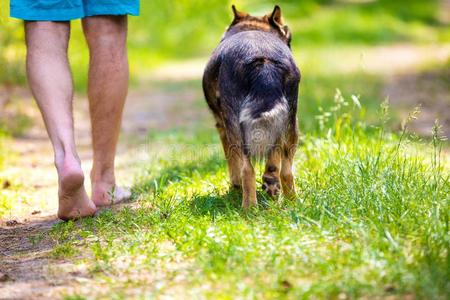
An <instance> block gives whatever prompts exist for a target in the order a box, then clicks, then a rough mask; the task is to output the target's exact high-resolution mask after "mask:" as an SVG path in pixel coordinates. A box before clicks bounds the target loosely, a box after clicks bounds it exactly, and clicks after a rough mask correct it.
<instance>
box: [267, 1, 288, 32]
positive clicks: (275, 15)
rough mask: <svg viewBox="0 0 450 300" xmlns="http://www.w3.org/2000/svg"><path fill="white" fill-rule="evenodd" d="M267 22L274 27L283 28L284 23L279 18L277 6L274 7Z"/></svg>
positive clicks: (279, 13)
mask: <svg viewBox="0 0 450 300" xmlns="http://www.w3.org/2000/svg"><path fill="white" fill-rule="evenodd" d="M269 22H270V23H271V24H272V25H274V26H275V27H279V28H282V27H283V25H284V22H283V17H282V16H281V8H280V7H279V6H278V5H275V7H274V9H273V12H272V13H271V14H270V15H269Z"/></svg>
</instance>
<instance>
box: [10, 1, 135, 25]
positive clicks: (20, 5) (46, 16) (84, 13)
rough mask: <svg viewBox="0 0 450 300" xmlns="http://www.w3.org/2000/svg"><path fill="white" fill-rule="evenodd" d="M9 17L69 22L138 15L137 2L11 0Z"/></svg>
mask: <svg viewBox="0 0 450 300" xmlns="http://www.w3.org/2000/svg"><path fill="white" fill-rule="evenodd" d="M10 11H11V17H13V18H17V19H22V20H26V21H70V20H74V19H80V18H84V17H90V16H99V15H133V16H138V15H139V0H11V2H10Z"/></svg>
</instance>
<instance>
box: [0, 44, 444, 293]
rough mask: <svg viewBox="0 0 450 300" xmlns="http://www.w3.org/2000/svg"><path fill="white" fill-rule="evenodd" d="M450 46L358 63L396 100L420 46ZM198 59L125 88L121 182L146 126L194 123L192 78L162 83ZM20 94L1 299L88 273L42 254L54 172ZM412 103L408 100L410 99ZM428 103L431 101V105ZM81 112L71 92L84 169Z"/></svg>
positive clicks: (407, 90) (134, 163)
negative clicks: (24, 123) (26, 120)
mask: <svg viewBox="0 0 450 300" xmlns="http://www.w3.org/2000/svg"><path fill="white" fill-rule="evenodd" d="M449 49H450V48H448V47H446V48H443V47H440V46H439V47H437V46H436V47H434V46H430V47H429V48H425V47H416V48H414V47H412V46H393V47H391V48H389V47H379V48H374V50H373V51H370V52H369V53H367V55H366V58H365V59H366V60H367V62H368V63H366V64H365V65H364V68H365V69H366V70H367V71H368V72H372V73H376V74H380V75H382V76H384V77H385V78H386V91H387V92H388V93H390V94H394V95H396V96H395V98H396V99H400V100H399V101H400V102H399V103H400V104H401V103H406V104H408V103H409V104H411V103H416V102H417V101H422V100H423V99H424V98H423V97H422V96H421V97H420V98H418V96H417V95H418V93H417V88H418V86H420V85H418V84H417V83H418V82H423V80H424V78H422V77H421V76H420V73H411V70H412V69H416V68H417V67H419V66H421V65H423V64H424V63H426V62H427V61H429V60H430V57H429V56H427V55H426V53H430V51H431V52H433V53H439V55H437V56H434V57H432V58H431V59H432V60H433V61H435V62H437V63H442V62H443V61H445V60H446V59H448V57H449V56H450V50H449ZM387 54H389V61H392V64H390V68H386V67H380V65H383V63H380V62H385V60H386V55H387ZM359 59H360V58H359V56H357V57H356V58H355V62H354V64H353V63H349V62H348V61H347V62H346V65H347V66H349V65H350V66H354V69H355V70H356V68H359V67H360V64H359V63H358V60H359ZM204 61H205V60H194V61H189V62H186V63H176V64H171V65H168V66H165V67H164V68H160V69H158V70H155V71H154V72H153V73H152V75H151V76H150V78H146V79H145V82H143V83H141V85H140V86H142V87H141V88H139V89H138V90H133V91H132V92H131V93H130V95H129V97H128V103H127V107H126V111H125V115H124V122H123V135H122V137H121V142H120V147H119V151H118V157H117V173H118V174H117V177H118V179H119V181H120V184H123V185H131V184H132V183H133V175H130V174H135V172H136V171H137V170H139V166H140V163H141V162H142V161H144V160H145V151H144V150H143V149H145V147H142V145H145V136H146V134H147V132H148V131H152V130H162V129H170V128H174V127H177V126H186V125H187V124H189V122H192V123H195V122H196V119H197V118H198V117H199V115H202V116H204V115H207V114H208V112H207V109H206V107H203V108H201V109H199V108H198V107H197V108H193V105H192V104H193V103H194V101H196V99H199V98H202V93H201V89H200V85H199V84H197V85H196V84H189V85H186V86H184V87H183V88H176V89H173V87H174V86H176V84H175V85H174V86H171V85H170V84H167V82H168V81H171V80H173V81H175V82H177V81H178V82H184V81H186V80H197V81H198V80H199V78H200V76H201V73H202V70H203V64H204ZM388 65H389V64H388ZM408 70H409V71H408ZM340 72H342V73H346V72H351V70H340ZM408 72H409V73H408ZM408 74H409V75H408ZM411 74H412V75H411ZM408 76H412V77H408ZM154 77H156V78H158V80H160V82H161V83H163V84H162V85H164V88H159V87H158V83H154V82H153V83H151V84H149V82H152V81H154ZM427 78H428V77H426V76H425V81H427V82H429V79H430V78H428V79H427ZM431 79H433V78H431ZM438 89H439V91H438V94H439V97H438V98H439V100H438V104H437V106H436V107H438V111H441V112H442V111H447V112H448V111H450V107H449V106H448V105H449V104H450V98H449V95H450V91H449V85H448V84H447V85H446V84H445V83H444V84H443V85H442V86H440V87H439V88H438ZM19 97H20V101H26V102H25V103H26V105H25V106H26V107H27V114H28V115H29V116H31V118H32V119H33V120H34V123H33V127H32V128H31V130H30V131H29V132H28V133H27V134H26V135H25V136H24V137H21V138H17V139H13V140H12V144H11V145H9V147H10V148H11V149H13V150H14V151H16V152H18V153H19V156H18V157H16V158H15V159H13V160H12V165H9V166H8V168H7V169H6V170H5V171H4V172H2V173H1V174H0V178H13V180H12V182H11V185H12V187H15V189H13V188H12V192H11V193H19V197H17V198H18V199H19V201H20V203H17V204H16V205H15V207H13V208H12V210H11V212H10V213H9V215H7V216H6V217H5V218H4V219H3V220H0V299H52V298H58V297H59V295H60V293H61V292H62V291H67V290H68V289H69V290H70V288H71V286H72V285H73V284H75V283H80V282H84V281H86V280H88V278H87V277H88V276H89V275H88V274H86V273H84V272H83V271H80V270H76V269H74V268H73V265H71V264H70V263H69V262H67V261H64V260H56V259H52V258H50V257H49V251H50V250H51V249H52V248H53V247H54V245H53V242H52V240H51V238H49V237H48V235H47V234H46V233H47V232H48V231H49V230H50V229H51V227H52V226H53V225H54V224H56V223H57V222H59V221H58V220H57V219H56V217H55V212H56V209H57V198H56V189H57V185H56V183H57V178H56V173H55V171H54V167H53V162H52V151H51V146H50V144H49V142H48V140H47V137H46V133H45V130H44V127H43V124H42V121H41V119H40V115H39V113H38V111H37V109H36V106H35V105H34V103H33V102H32V100H31V97H30V95H29V94H28V93H27V92H22V91H21V92H20V93H19ZM391 99H392V97H391ZM402 99H403V100H402ZM446 101H447V102H446ZM396 105H399V104H398V103H397V104H396ZM446 105H447V106H446ZM406 106H407V105H406ZM412 106H414V105H410V107H412ZM432 107H433V108H432V109H435V108H434V107H435V106H434V105H433V106H432ZM430 115H431V117H430V118H429V120H432V116H433V112H431V113H430ZM88 120H89V118H88V111H87V101H86V99H84V98H79V97H78V98H77V99H76V102H75V123H76V136H77V144H78V149H79V154H80V158H81V159H82V161H83V169H84V170H85V174H88V171H89V168H90V165H91V162H92V155H91V152H90V129H89V122H88ZM429 120H428V122H429ZM433 121H434V119H433ZM427 126H428V123H427ZM449 128H450V125H449ZM143 151H144V152H143ZM88 188H89V186H88ZM14 195H16V194H14Z"/></svg>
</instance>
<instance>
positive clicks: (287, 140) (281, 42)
mask: <svg viewBox="0 0 450 300" xmlns="http://www.w3.org/2000/svg"><path fill="white" fill-rule="evenodd" d="M233 12H234V20H233V22H232V23H231V25H230V26H229V28H228V30H227V31H226V32H225V34H224V36H223V38H222V40H221V42H220V44H219V46H218V47H217V48H216V49H215V51H214V53H213V54H212V57H211V59H210V60H209V62H208V65H207V67H206V69H205V73H204V75H203V90H204V93H205V97H206V101H207V103H208V105H209V108H210V109H211V111H212V113H213V115H214V118H215V120H216V126H217V129H218V131H219V135H220V138H221V141H222V144H223V148H224V152H225V157H226V159H227V161H228V168H229V174H230V179H231V183H232V184H233V186H235V187H242V190H243V201H242V206H243V207H244V208H248V207H250V206H254V205H256V204H257V199H256V180H255V171H254V168H253V166H252V163H251V158H252V157H255V156H256V157H265V158H266V160H267V162H266V168H265V172H264V175H263V189H264V190H265V191H266V192H267V193H268V194H269V195H271V196H273V197H274V196H277V195H278V194H279V192H280V190H281V188H282V189H283V193H284V194H285V195H287V196H289V197H292V196H293V195H294V194H295V189H294V177H293V175H292V160H293V156H294V153H295V150H296V147H297V140H298V129H297V117H296V114H297V99H298V85H299V82H300V72H299V70H298V68H297V66H296V64H295V62H294V59H293V57H292V54H291V50H290V42H291V34H290V32H289V28H288V27H287V26H286V25H284V23H283V21H282V17H281V10H280V8H279V7H278V6H275V9H274V10H273V12H272V13H270V14H268V15H265V16H263V17H253V16H250V15H248V14H246V13H242V12H239V11H237V10H236V8H235V7H234V6H233Z"/></svg>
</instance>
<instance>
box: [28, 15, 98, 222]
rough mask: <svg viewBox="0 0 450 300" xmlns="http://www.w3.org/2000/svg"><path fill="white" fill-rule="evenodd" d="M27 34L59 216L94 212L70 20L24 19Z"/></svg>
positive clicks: (30, 74) (30, 77) (31, 75)
mask: <svg viewBox="0 0 450 300" xmlns="http://www.w3.org/2000/svg"><path fill="white" fill-rule="evenodd" d="M25 35H26V44H27V74H28V81H29V84H30V87H31V91H32V92H33V95H34V97H35V99H36V102H37V104H38V106H39V109H40V110H41V113H42V116H43V118H44V122H45V125H46V128H47V132H48V135H49V137H50V140H51V141H52V145H53V150H54V153H55V165H56V169H57V171H58V181H59V191H58V196H59V209H58V217H59V218H61V219H63V220H68V219H76V218H80V217H84V216H91V215H93V214H95V211H96V207H95V205H94V203H93V202H92V201H91V200H90V199H89V197H88V196H87V194H86V191H85V189H84V183H83V182H84V175H83V171H82V169H81V166H80V161H79V158H78V155H77V152H76V150H75V141H74V134H73V117H72V98H73V84H72V76H71V73H70V67H69V62H68V59H67V46H68V41H69V35H70V24H69V23H68V22H25Z"/></svg>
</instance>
